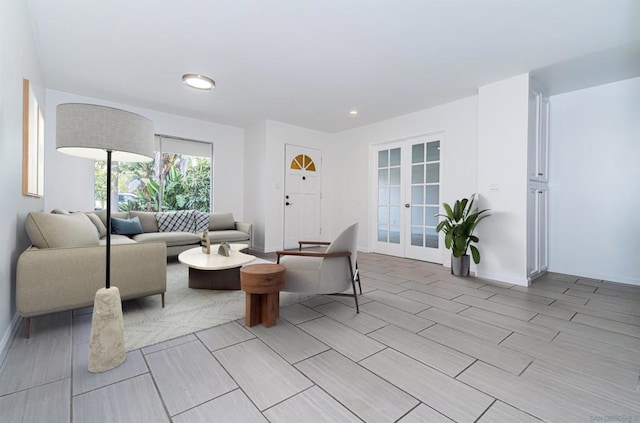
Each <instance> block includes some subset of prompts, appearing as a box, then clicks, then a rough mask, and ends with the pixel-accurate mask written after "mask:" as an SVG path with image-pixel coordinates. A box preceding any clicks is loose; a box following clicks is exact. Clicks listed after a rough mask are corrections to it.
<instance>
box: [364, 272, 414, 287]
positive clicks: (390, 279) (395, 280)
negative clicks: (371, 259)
mask: <svg viewBox="0 0 640 423" xmlns="http://www.w3.org/2000/svg"><path fill="white" fill-rule="evenodd" d="M365 279H376V280H378V281H381V282H385V283H391V284H394V285H400V284H401V283H404V282H407V281H408V279H406V278H399V277H396V276H391V275H385V274H383V273H378V272H368V273H366V278H365Z"/></svg>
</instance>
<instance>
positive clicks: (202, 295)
mask: <svg viewBox="0 0 640 423" xmlns="http://www.w3.org/2000/svg"><path fill="white" fill-rule="evenodd" d="M256 263H269V262H268V261H265V260H262V259H259V258H258V259H256V260H254V261H253V262H252V263H251V264H256ZM188 276H189V270H188V268H187V266H185V265H183V264H181V263H177V262H171V263H168V264H167V292H166V294H165V308H162V305H161V300H160V295H152V296H150V297H145V298H139V299H137V300H131V301H125V302H124V303H123V306H122V307H123V314H124V336H125V346H126V349H127V351H131V350H135V349H138V348H142V347H146V346H148V345H153V344H156V343H158V342H161V341H166V340H167V339H172V338H176V337H178V336H183V335H186V334H189V333H192V332H197V331H199V330H202V329H208V328H211V327H213V326H217V325H221V324H223V323H227V322H230V321H232V320H237V319H242V318H244V308H245V293H244V291H212V290H207V289H191V288H189V283H188ZM313 296H314V295H313V294H311V295H310V294H294V293H288V292H281V293H280V306H281V307H285V306H287V305H290V304H293V303H296V302H298V301H302V300H304V299H307V298H310V297H313Z"/></svg>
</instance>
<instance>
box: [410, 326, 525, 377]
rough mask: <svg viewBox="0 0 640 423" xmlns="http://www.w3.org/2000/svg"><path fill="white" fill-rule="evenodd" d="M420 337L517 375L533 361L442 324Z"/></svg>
mask: <svg viewBox="0 0 640 423" xmlns="http://www.w3.org/2000/svg"><path fill="white" fill-rule="evenodd" d="M419 335H420V336H424V337H426V338H429V339H431V340H432V341H435V342H438V343H440V344H442V345H446V346H447V347H449V348H453V349H454V350H457V351H460V352H461V353H464V354H466V355H468V356H470V357H474V358H477V359H479V360H482V361H484V362H486V363H489V364H493V365H494V366H496V367H499V368H501V369H503V370H506V371H508V372H510V373H513V374H516V375H518V374H520V373H522V371H523V370H524V369H525V368H526V367H527V366H528V365H529V363H531V360H532V358H531V357H529V356H528V355H526V354H522V353H519V352H516V351H513V350H510V349H509V348H505V347H503V346H500V345H496V344H494V343H492V342H489V341H486V340H484V339H480V338H478V337H475V336H473V335H469V334H466V333H464V332H460V331H458V330H455V329H451V328H449V327H447V326H443V325H440V324H437V325H435V326H432V327H430V328H429V329H427V330H424V331H422V332H420V333H419Z"/></svg>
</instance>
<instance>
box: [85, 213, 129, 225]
mask: <svg viewBox="0 0 640 423" xmlns="http://www.w3.org/2000/svg"><path fill="white" fill-rule="evenodd" d="M93 213H95V214H96V216H98V217H99V218H100V220H101V221H102V224H103V225H104V227H105V228H106V227H107V211H106V210H97V211H95V212H93ZM111 217H117V218H118V219H128V218H129V212H112V213H111Z"/></svg>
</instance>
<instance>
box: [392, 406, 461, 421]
mask: <svg viewBox="0 0 640 423" xmlns="http://www.w3.org/2000/svg"><path fill="white" fill-rule="evenodd" d="M425 422H429V423H452V422H453V420H451V419H450V418H448V417H446V416H445V415H443V414H441V413H438V412H437V411H436V410H434V409H433V408H431V407H429V406H427V405H424V404H420V405H419V406H417V407H416V408H414V409H413V410H411V411H410V412H409V414H407V415H406V416H404V417H403V418H401V419H400V420H398V423H425Z"/></svg>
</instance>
